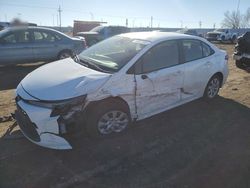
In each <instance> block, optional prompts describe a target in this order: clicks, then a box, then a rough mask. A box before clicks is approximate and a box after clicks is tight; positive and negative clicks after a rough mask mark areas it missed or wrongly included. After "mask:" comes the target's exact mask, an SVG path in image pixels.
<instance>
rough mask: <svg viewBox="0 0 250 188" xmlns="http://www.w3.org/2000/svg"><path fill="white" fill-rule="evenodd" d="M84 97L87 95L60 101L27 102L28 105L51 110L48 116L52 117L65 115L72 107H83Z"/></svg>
mask: <svg viewBox="0 0 250 188" xmlns="http://www.w3.org/2000/svg"><path fill="white" fill-rule="evenodd" d="M86 97H87V95H82V96H79V97H75V98H71V99H65V100H60V101H28V103H29V104H32V105H35V106H40V107H44V108H50V109H52V112H51V115H50V116H51V117H54V116H58V115H64V114H66V113H67V112H68V111H69V110H70V109H71V108H72V107H74V106H79V105H84V102H85V99H86Z"/></svg>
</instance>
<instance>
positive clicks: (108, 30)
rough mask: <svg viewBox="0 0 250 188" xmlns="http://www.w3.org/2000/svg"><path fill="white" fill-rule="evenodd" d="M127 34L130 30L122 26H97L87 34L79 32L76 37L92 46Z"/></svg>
mask: <svg viewBox="0 0 250 188" xmlns="http://www.w3.org/2000/svg"><path fill="white" fill-rule="evenodd" d="M128 32H130V29H129V28H127V27H123V26H97V27H95V28H93V29H92V30H90V31H88V32H79V33H77V36H82V37H84V38H85V40H86V43H87V45H88V46H92V45H93V44H95V43H97V42H99V41H101V40H104V39H106V38H109V37H112V36H114V35H119V34H122V33H128Z"/></svg>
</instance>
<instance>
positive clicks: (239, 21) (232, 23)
mask: <svg viewBox="0 0 250 188" xmlns="http://www.w3.org/2000/svg"><path fill="white" fill-rule="evenodd" d="M221 25H222V27H225V28H232V29H238V28H246V27H250V8H248V9H247V11H246V13H245V14H241V13H240V12H239V11H231V12H230V11H227V12H225V13H224V19H223V21H222V23H221Z"/></svg>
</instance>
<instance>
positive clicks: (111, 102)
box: [86, 99, 131, 138]
mask: <svg viewBox="0 0 250 188" xmlns="http://www.w3.org/2000/svg"><path fill="white" fill-rule="evenodd" d="M111 111H121V112H123V113H125V114H126V115H127V118H128V123H127V126H126V128H124V130H122V131H121V132H111V133H108V134H103V133H101V132H100V130H99V128H98V123H99V122H100V120H101V118H102V117H103V116H104V115H105V114H107V113H109V112H111ZM86 121H87V124H86V130H87V133H88V135H89V136H91V137H95V138H102V137H110V136H115V135H118V134H121V133H123V132H125V131H126V130H127V129H128V127H129V125H130V124H131V118H130V113H129V109H128V107H127V105H126V104H124V102H122V101H120V100H115V99H107V100H104V101H102V102H99V103H98V104H96V105H94V106H93V107H92V108H91V109H89V110H88V112H87V120H86Z"/></svg>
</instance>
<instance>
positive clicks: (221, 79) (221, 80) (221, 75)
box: [210, 72, 223, 87]
mask: <svg viewBox="0 0 250 188" xmlns="http://www.w3.org/2000/svg"><path fill="white" fill-rule="evenodd" d="M215 75H216V76H218V77H219V78H220V87H222V83H223V74H222V73H221V72H217V73H215V74H214V75H213V76H215ZM213 76H212V77H213ZM212 77H211V78H212ZM211 78H210V79H211Z"/></svg>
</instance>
